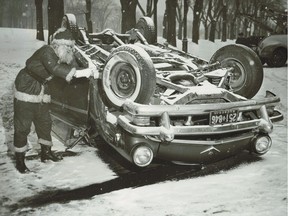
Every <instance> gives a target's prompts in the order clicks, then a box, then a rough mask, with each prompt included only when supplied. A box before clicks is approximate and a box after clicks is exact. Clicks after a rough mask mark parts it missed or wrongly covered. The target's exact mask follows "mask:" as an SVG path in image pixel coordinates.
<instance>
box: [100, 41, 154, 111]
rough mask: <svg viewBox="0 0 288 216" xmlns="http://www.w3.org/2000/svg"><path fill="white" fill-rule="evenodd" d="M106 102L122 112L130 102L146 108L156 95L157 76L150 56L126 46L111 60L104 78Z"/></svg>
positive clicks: (107, 63) (132, 46) (139, 49)
mask: <svg viewBox="0 0 288 216" xmlns="http://www.w3.org/2000/svg"><path fill="white" fill-rule="evenodd" d="M102 87H103V90H104V94H105V97H106V98H105V99H107V100H105V101H107V102H108V103H109V105H112V106H113V107H115V108H119V107H121V106H122V105H123V103H124V102H125V101H126V100H127V99H129V100H132V101H135V102H137V103H142V104H147V103H149V101H150V98H151V96H152V95H153V94H154V90H155V87H156V73H155V68H154V65H153V62H152V60H151V58H150V57H149V55H148V54H147V53H146V51H145V50H143V49H142V48H141V47H138V46H135V45H132V44H127V45H122V46H120V47H118V48H116V49H115V50H114V51H113V52H112V53H111V54H110V56H109V57H108V60H107V62H106V64H105V67H104V70H103V77H102Z"/></svg>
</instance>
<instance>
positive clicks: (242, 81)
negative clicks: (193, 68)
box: [210, 44, 263, 99]
mask: <svg viewBox="0 0 288 216" xmlns="http://www.w3.org/2000/svg"><path fill="white" fill-rule="evenodd" d="M217 61H218V62H220V63H221V66H222V67H233V68H234V70H233V72H232V76H231V81H230V83H231V87H232V89H233V92H234V93H236V94H239V95H241V96H243V97H246V98H248V99H250V98H252V97H254V96H255V95H256V94H257V92H258V91H259V89H260V87H261V85H262V82H263V66H262V63H261V61H260V59H259V57H258V56H257V54H256V53H255V52H254V51H253V50H252V49H250V48H248V47H246V46H244V45H240V44H230V45H227V46H224V47H222V48H220V49H219V50H217V51H216V52H215V53H214V55H213V56H212V58H211V59H210V63H214V62H217Z"/></svg>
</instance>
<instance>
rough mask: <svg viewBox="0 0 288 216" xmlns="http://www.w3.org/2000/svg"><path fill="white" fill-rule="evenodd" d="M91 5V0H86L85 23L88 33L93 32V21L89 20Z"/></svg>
mask: <svg viewBox="0 0 288 216" xmlns="http://www.w3.org/2000/svg"><path fill="white" fill-rule="evenodd" d="M91 5H92V3H91V0H86V12H85V17H86V23H87V30H88V32H90V33H92V32H93V23H92V20H91Z"/></svg>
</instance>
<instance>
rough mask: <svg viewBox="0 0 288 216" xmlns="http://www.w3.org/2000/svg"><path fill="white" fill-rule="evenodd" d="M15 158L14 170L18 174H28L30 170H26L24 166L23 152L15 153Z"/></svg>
mask: <svg viewBox="0 0 288 216" xmlns="http://www.w3.org/2000/svg"><path fill="white" fill-rule="evenodd" d="M15 158H16V169H17V170H18V171H19V172H20V173H27V172H30V170H29V169H28V168H27V166H26V164H25V153H24V152H15Z"/></svg>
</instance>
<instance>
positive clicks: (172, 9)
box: [166, 0, 177, 46]
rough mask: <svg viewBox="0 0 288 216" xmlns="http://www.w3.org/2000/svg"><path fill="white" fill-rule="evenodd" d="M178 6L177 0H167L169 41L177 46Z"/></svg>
mask: <svg viewBox="0 0 288 216" xmlns="http://www.w3.org/2000/svg"><path fill="white" fill-rule="evenodd" d="M176 7H177V0H166V10H167V42H168V43H169V44H171V45H173V46H176Z"/></svg>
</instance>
